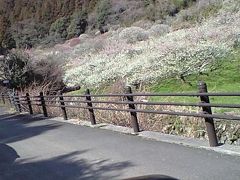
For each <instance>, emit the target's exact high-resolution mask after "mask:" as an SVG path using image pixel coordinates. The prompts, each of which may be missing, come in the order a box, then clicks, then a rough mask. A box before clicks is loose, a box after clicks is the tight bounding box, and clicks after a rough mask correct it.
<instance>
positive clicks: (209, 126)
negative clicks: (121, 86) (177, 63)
mask: <svg viewBox="0 0 240 180" xmlns="http://www.w3.org/2000/svg"><path fill="white" fill-rule="evenodd" d="M230 96H231V97H240V92H237V93H209V92H208V91H207V85H206V83H204V82H200V83H199V91H198V92H197V93H166V94H157V93H133V92H132V89H131V87H127V89H126V93H123V94H90V90H89V89H88V90H86V93H85V94H84V95H63V94H62V93H61V92H59V93H58V94H57V95H53V96H47V95H46V96H45V95H44V94H43V93H42V92H41V93H40V94H39V96H30V95H29V93H27V94H26V95H25V96H19V95H18V94H15V95H12V96H10V95H6V94H2V102H3V103H4V104H6V103H7V102H9V103H10V104H11V105H13V106H14V107H15V108H16V110H17V111H18V112H22V106H23V105H25V106H27V107H28V111H29V113H30V114H33V108H32V106H40V107H41V108H42V112H43V115H44V116H45V117H48V110H47V108H48V107H58V108H60V109H61V111H62V114H63V118H64V119H65V120H67V119H68V115H67V111H66V109H67V108H76V109H87V110H88V111H89V119H90V121H91V124H92V125H95V124H96V123H97V122H96V117H95V113H94V110H106V111H123V112H129V113H130V117H131V125H132V128H133V130H134V132H136V133H137V132H140V128H139V123H138V117H137V113H151V114H165V115H176V116H191V117H200V118H204V119H205V124H206V130H207V134H208V138H209V145H210V146H211V147H214V146H218V140H217V136H216V131H215V125H214V119H220V120H223V119H224V120H236V121H239V120H240V116H238V115H229V114H224V113H221V114H214V113H213V112H212V107H215V108H239V109H240V104H217V103H210V99H209V97H230ZM99 97H119V99H120V100H118V101H106V100H101V101H99V100H92V98H99ZM134 97H199V99H200V102H199V103H178V102H155V101H154V102H147V101H146V102H143V101H134ZM66 98H75V100H66ZM80 98H84V100H82V99H80ZM69 103H85V106H83V105H81V106H80V105H71V104H69ZM96 104H122V105H127V106H128V108H121V109H120V108H105V107H96V106H95V105H96ZM136 105H146V106H148V105H152V106H163V105H169V106H185V107H189V106H190V107H200V108H202V111H201V112H176V111H158V110H146V109H137V108H136Z"/></svg>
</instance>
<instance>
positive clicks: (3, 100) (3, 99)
mask: <svg viewBox="0 0 240 180" xmlns="http://www.w3.org/2000/svg"><path fill="white" fill-rule="evenodd" d="M2 102H3V104H5V98H4V94H3V93H2Z"/></svg>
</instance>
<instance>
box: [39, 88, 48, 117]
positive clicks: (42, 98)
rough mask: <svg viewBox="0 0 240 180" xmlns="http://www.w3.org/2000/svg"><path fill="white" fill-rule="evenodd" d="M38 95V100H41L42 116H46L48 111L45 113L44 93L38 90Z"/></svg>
mask: <svg viewBox="0 0 240 180" xmlns="http://www.w3.org/2000/svg"><path fill="white" fill-rule="evenodd" d="M39 95H40V96H39V97H40V101H41V106H42V110H43V115H44V117H48V113H47V108H46V102H45V100H44V95H43V92H40V94H39Z"/></svg>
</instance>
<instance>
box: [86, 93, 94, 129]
mask: <svg viewBox="0 0 240 180" xmlns="http://www.w3.org/2000/svg"><path fill="white" fill-rule="evenodd" d="M85 95H87V96H86V101H88V102H87V106H88V107H90V108H89V109H88V111H89V116H90V121H91V124H92V125H95V124H96V118H95V114H94V110H93V109H92V107H93V105H92V102H91V101H92V98H91V96H90V95H91V93H90V90H89V89H87V90H86V93H85ZM89 101H90V102H89Z"/></svg>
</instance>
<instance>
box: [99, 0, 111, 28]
mask: <svg viewBox="0 0 240 180" xmlns="http://www.w3.org/2000/svg"><path fill="white" fill-rule="evenodd" d="M110 8H111V3H110V0H102V1H99V3H98V5H97V25H98V28H101V27H103V26H105V25H106V21H107V18H108V15H109V14H110Z"/></svg>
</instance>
